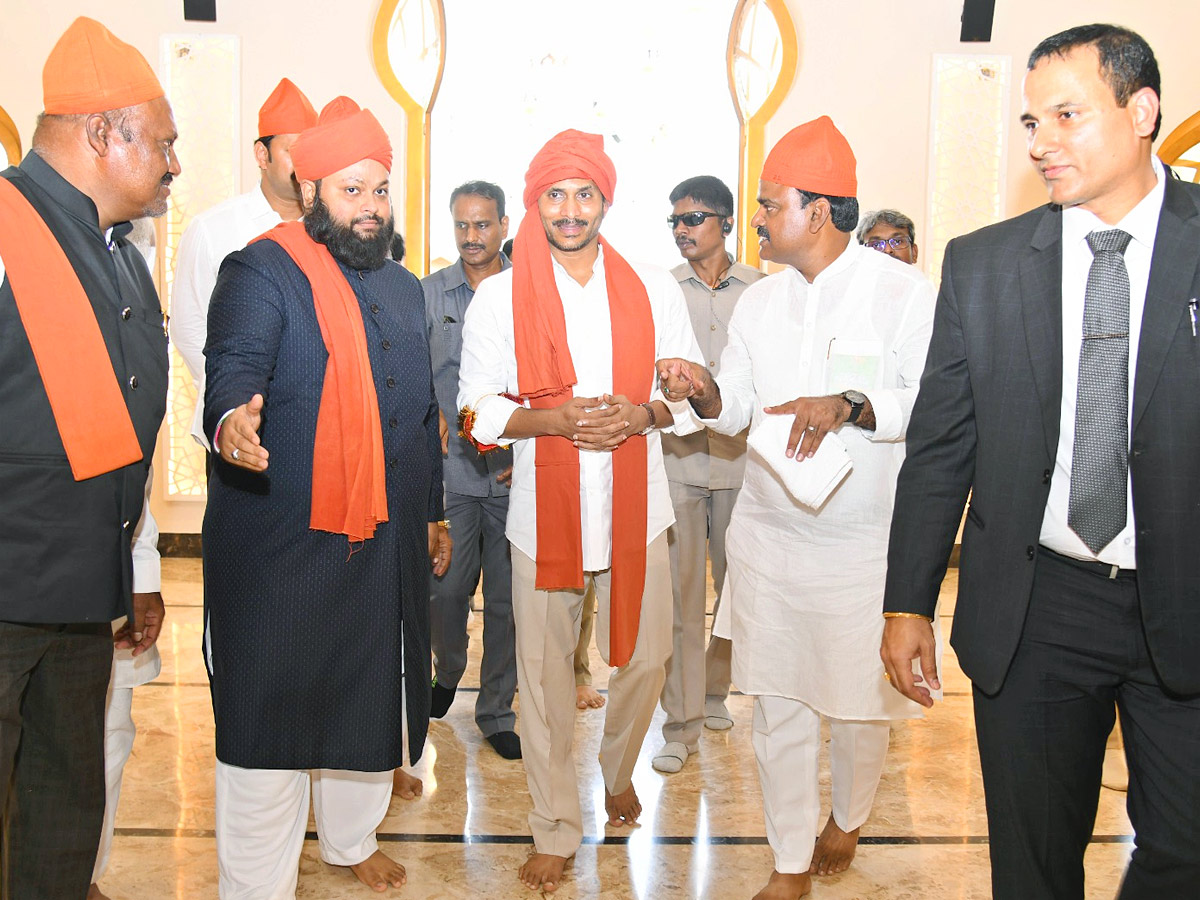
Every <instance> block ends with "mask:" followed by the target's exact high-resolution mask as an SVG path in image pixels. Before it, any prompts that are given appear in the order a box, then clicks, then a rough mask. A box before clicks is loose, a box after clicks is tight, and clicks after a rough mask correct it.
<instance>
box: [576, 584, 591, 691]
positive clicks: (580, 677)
mask: <svg viewBox="0 0 1200 900" xmlns="http://www.w3.org/2000/svg"><path fill="white" fill-rule="evenodd" d="M595 623H596V592H595V591H594V590H592V588H591V587H590V586H589V588H588V590H587V593H586V594H584V597H583V610H582V615H581V616H580V620H579V640H578V641H577V642H576V643H575V687H585V686H586V687H591V684H592V665H591V663H592V661H591V660H590V659H589V658H588V648H589V647H591V646H592V630H593V628H594V627H595Z"/></svg>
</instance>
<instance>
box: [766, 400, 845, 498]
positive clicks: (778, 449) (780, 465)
mask: <svg viewBox="0 0 1200 900" xmlns="http://www.w3.org/2000/svg"><path fill="white" fill-rule="evenodd" d="M793 421H794V418H793V417H792V416H786V415H785V416H772V415H764V416H762V418H760V419H759V420H758V424H756V425H755V426H754V427H753V428H751V429H750V436H749V437H748V438H747V439H746V442H747V443H748V444H749V445H750V446H751V447H752V448H753V449H754V450H755V451H756V452H757V453H758V455H759V456H761V457H762V458H763V459H764V460H766V462H767V465H768V466H770V467H771V470H772V471H773V472H774V473H775V474H776V475H778V476H779V477H780V479H781V480H782V481H783V484H784V487H786V488H787V490H788V493H789V494H791V495H792V496H793V497H795V498H796V499H797V500H798V501H799V502H801V503H803V504H804V505H805V506H808V507H811V508H812V509H820V507H821V504H823V503H824V502H825V501H826V500H827V499H828V498H829V495H830V494H832V493H833V489H834V488H836V487H837V486H838V485H839V484H841V483H842V479H844V478H845V477H846V476H847V475H849V474H850V470H851V469H852V468H853V467H854V463H853V462H851V460H850V454H849V453H848V452H847V451H846V445H845V444H844V443H842V439H841V438H839V437H838V436H837V435H836V434H834V433H833V432H830V433H829V434H827V435H825V439H824V440H822V441H821V446H820V447H818V448H817V453H816V455H815V456H813V457H812V458H811V459H806V460H804V461H803V462H797V461H796V460H795V459H788V458H787V456H785V455H784V452H785V451H786V450H787V442H788V435H789V433H790V432H791V430H792V422H793Z"/></svg>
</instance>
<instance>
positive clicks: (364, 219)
mask: <svg viewBox="0 0 1200 900" xmlns="http://www.w3.org/2000/svg"><path fill="white" fill-rule="evenodd" d="M386 221H387V220H386V219H384V218H383V217H382V216H377V215H375V214H374V213H367V214H366V215H365V216H359V217H358V218H357V219H354V220H353V221H352V222H351V223H350V224H351V225H362V224H363V223H364V222H374V223H375V224H376V225H382V224H383V223H384V222H386Z"/></svg>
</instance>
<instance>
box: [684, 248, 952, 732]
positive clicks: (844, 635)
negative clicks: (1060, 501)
mask: <svg viewBox="0 0 1200 900" xmlns="http://www.w3.org/2000/svg"><path fill="white" fill-rule="evenodd" d="M933 308H934V289H933V285H932V284H930V282H929V280H928V279H926V278H925V277H924V276H923V275H922V274H921V273H920V272H919V271H918V270H917V269H915V268H914V267H912V266H908V265H905V264H904V263H901V262H899V261H898V260H894V259H892V258H891V257H889V256H888V255H887V254H885V253H878V252H876V251H874V250H870V249H865V248H863V247H860V246H859V245H858V244H856V243H855V242H853V241H851V242H850V243H849V244H848V245H847V247H846V250H845V252H844V253H842V254H841V255H840V256H839V257H838V258H837V259H836V260H834V261H833V262H832V263H831V264H830V265H829V266H828V267H827V268H826V269H825V270H824V271H822V272H821V273H820V274H819V275H818V276H817V277H816V279H815V280H814V282H813V283H812V284H809V283H808V282H807V281H805V279H804V277H803V276H802V275H801V274H800V273H799V272H798V271H796V270H795V269H791V268H789V269H787V270H785V271H783V272H779V273H777V274H775V275H772V276H769V277H768V278H765V279H764V280H762V281H760V282H758V283H757V284H754V285H751V286H750V287H749V288H747V290H746V292H745V293H744V294H742V297H741V300H740V301H739V302H738V306H737V309H736V310H735V311H734V314H733V318H732V320H731V321H730V325H729V344H728V346H727V347H726V349H725V352H724V354H723V355H722V356H721V371H720V375H719V376H718V378H717V383H718V384H719V385H720V388H721V400H722V410H721V415H720V416H719V417H718V418H717V419H715V420H711V421H707V422H706V424H708V425H709V426H710V427H712V428H714V429H716V430H718V431H722V432H724V433H726V434H732V433H736V432H738V431H740V430H741V429H742V428H744V427H746V425H747V424H750V423H752V422H757V420H758V419H759V418H760V417H762V416H764V415H766V414H765V413H764V412H763V411H762V410H763V407H764V406H774V405H776V404H780V403H785V402H787V401H790V400H794V399H795V398H797V397H820V396H825V395H829V394H840V393H841V392H842V391H845V390H849V389H852V388H853V389H856V390H859V391H862V392H863V393H865V394H866V395H867V397H868V398H869V399H870V401H871V406H872V408H873V409H874V412H875V419H876V429H875V431H874V432H871V431H864V430H863V429H861V428H858V427H856V426H854V425H843V426H842V427H841V429H839V431H838V436H839V437H840V438H841V439H842V441H843V442H844V443H845V445H846V448H847V450H848V451H849V453H850V457H851V459H852V461H853V464H854V468H853V469H852V471H851V472H850V474H849V475H848V476H847V478H846V479H845V481H843V482H842V483H841V485H840V486H839V487H838V488H837V489H836V490H835V491H834V492H833V494H832V495H831V496H830V498H829V499H828V500H827V501H826V502H825V504H824V506H822V507H821V508H820V509H810V508H809V507H806V506H803V505H801V504H800V503H799V502H797V501H796V500H794V499H793V498H792V496H791V494H789V493H788V492H787V490H786V489H785V488H784V487H783V484H782V482H781V481H780V480H779V478H778V477H776V476H775V475H774V474H773V473H772V471H771V469H770V468H769V467H768V466H767V464H766V463H765V461H764V460H763V458H762V457H761V456H759V455H758V454H757V453H756V452H755V451H754V450H753V449H750V450H749V451H748V457H747V461H746V479H745V483H744V484H743V486H742V491H741V493H740V494H739V496H738V501H737V505H736V506H735V507H734V510H733V516H732V520H731V522H730V525H729V531H728V533H727V536H726V553H727V555H728V559H729V570H728V571H729V574H728V579H727V582H726V586H725V592H724V593H723V594H722V597H723V602H722V605H723V606H724V604H725V603H728V604H729V613H730V621H731V626H732V634H731V635H730V636H731V637H732V638H733V681H734V683H735V684H737V685H738V687H739V688H741V689H742V690H743V691H745V692H746V693H749V694H773V695H778V696H783V697H789V698H791V699H795V700H800V701H803V702H804V703H807V704H808V705H810V706H812V707H813V708H814V709H816V710H817V711H818V712H821V713H824V714H826V715H830V716H835V717H838V718H847V719H884V718H902V717H909V716H916V715H919V714H920V713H919V707H917V706H916V704H913V703H911V702H910V701H907V700H905V699H904V698H903V697H901V696H900V694H899V693H897V692H896V691H894V690H892V689H891V688H890V687H888V686H887V683H886V682H885V681H884V679H883V664H882V663H881V662H880V659H879V641H880V637H881V636H882V630H883V617H882V616H881V614H880V613H881V610H882V608H883V607H882V598H883V585H884V575H885V573H886V568H887V543H888V530H889V528H890V525H891V518H892V503H893V499H894V496H895V490H896V476H897V474H898V473H899V469H900V463H901V461H902V456H903V449H902V448H903V445H902V443H901V442H902V441H903V440H904V434H905V431H906V430H907V428H908V420H909V416H910V414H911V412H912V407H913V402H914V401H915V400H916V395H917V388H918V385H919V383H920V378H921V372H922V370H923V369H924V366H925V354H926V351H927V349H928V346H929V336H930V333H931V332H932V328H933ZM795 465H804V463H803V462H797V463H795Z"/></svg>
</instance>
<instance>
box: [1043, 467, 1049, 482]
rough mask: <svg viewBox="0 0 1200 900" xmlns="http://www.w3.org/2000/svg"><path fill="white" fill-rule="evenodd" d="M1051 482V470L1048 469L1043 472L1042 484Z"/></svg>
mask: <svg viewBox="0 0 1200 900" xmlns="http://www.w3.org/2000/svg"><path fill="white" fill-rule="evenodd" d="M1049 483H1050V470H1049V469H1047V470H1046V471H1045V472H1043V473H1042V484H1049Z"/></svg>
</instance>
